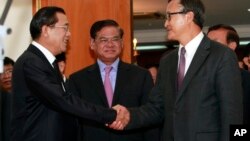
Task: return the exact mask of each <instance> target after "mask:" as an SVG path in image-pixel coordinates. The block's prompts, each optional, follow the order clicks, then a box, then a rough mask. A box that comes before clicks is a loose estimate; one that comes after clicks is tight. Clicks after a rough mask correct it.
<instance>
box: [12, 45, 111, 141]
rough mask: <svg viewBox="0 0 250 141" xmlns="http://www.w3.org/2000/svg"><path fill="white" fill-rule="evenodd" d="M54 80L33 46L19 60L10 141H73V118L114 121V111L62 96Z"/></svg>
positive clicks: (51, 72) (52, 71)
mask: <svg viewBox="0 0 250 141" xmlns="http://www.w3.org/2000/svg"><path fill="white" fill-rule="evenodd" d="M57 76H58V75H57V74H56V71H55V69H54V68H53V67H52V65H51V64H50V63H49V62H48V60H47V59H46V58H45V56H44V55H43V54H42V52H41V51H40V50H38V49H37V48H36V47H34V46H33V45H30V46H29V48H28V49H27V50H26V51H25V52H24V53H23V54H22V55H21V56H20V57H19V58H18V60H17V61H16V63H15V65H14V70H13V77H12V81H13V110H12V115H13V120H12V141H64V140H66V141H72V140H75V139H74V138H75V134H74V133H73V132H70V131H72V130H74V128H73V129H72V128H68V125H69V126H71V127H72V126H73V125H76V121H75V119H74V118H72V115H74V116H79V117H82V118H88V119H92V120H95V121H99V122H101V123H103V124H104V123H108V122H111V121H113V120H114V119H115V116H116V112H115V111H114V110H111V109H107V108H101V107H96V106H93V105H91V104H89V103H86V102H84V101H82V100H80V99H79V98H78V97H75V96H74V95H72V93H71V92H70V91H67V92H64V91H63V88H62V85H61V82H60V79H58V77H57ZM66 90H67V88H66ZM66 125H67V126H66ZM65 126H66V127H65ZM73 127H74V126H73ZM69 134H71V135H72V136H69ZM73 135H74V136H73Z"/></svg>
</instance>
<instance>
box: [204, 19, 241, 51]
mask: <svg viewBox="0 0 250 141" xmlns="http://www.w3.org/2000/svg"><path fill="white" fill-rule="evenodd" d="M218 29H225V30H227V31H228V32H227V37H226V40H227V43H230V42H236V44H237V47H238V46H239V43H240V37H239V35H238V33H237V31H236V30H235V28H233V27H232V26H230V25H226V24H217V25H214V26H211V27H209V28H208V32H207V33H209V32H210V31H214V30H218ZM237 47H236V48H237Z"/></svg>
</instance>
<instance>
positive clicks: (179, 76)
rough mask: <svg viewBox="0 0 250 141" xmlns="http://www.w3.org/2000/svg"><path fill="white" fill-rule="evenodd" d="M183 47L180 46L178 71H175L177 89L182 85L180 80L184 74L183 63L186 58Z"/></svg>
mask: <svg viewBox="0 0 250 141" xmlns="http://www.w3.org/2000/svg"><path fill="white" fill-rule="evenodd" d="M185 53H186V50H185V47H182V48H181V53H180V61H179V68H178V72H177V76H178V78H177V79H178V81H177V90H179V89H180V87H181V85H182V81H183V79H184V74H185V64H186V59H185Z"/></svg>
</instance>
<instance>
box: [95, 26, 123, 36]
mask: <svg viewBox="0 0 250 141" xmlns="http://www.w3.org/2000/svg"><path fill="white" fill-rule="evenodd" d="M117 35H119V29H118V28H117V27H115V26H105V27H103V28H102V29H101V30H100V31H98V32H97V36H117Z"/></svg>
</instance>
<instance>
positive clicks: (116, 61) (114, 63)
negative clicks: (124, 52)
mask: <svg viewBox="0 0 250 141" xmlns="http://www.w3.org/2000/svg"><path fill="white" fill-rule="evenodd" d="M119 61H120V59H119V58H117V59H116V60H115V61H114V62H113V64H111V66H112V70H111V71H117V70H118V64H119ZM97 63H98V65H99V68H100V70H101V72H102V71H104V69H105V67H106V66H107V65H106V64H104V63H103V62H102V61H101V60H100V59H97Z"/></svg>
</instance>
